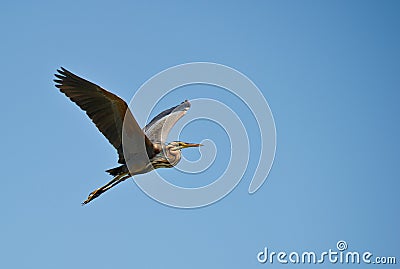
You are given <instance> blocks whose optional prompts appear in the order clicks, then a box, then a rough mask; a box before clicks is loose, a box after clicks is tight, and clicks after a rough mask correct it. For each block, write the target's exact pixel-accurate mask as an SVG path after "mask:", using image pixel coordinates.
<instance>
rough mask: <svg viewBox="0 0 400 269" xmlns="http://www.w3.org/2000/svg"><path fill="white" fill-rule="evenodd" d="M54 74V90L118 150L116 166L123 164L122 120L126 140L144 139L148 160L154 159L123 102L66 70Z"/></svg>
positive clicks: (148, 141)
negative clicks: (55, 88) (81, 113)
mask: <svg viewBox="0 0 400 269" xmlns="http://www.w3.org/2000/svg"><path fill="white" fill-rule="evenodd" d="M57 71H58V73H59V74H55V76H56V77H57V79H55V80H54V82H56V87H57V88H59V89H60V91H61V92H63V93H64V94H65V95H66V96H67V97H69V99H71V101H73V102H74V103H75V104H77V105H78V106H79V107H80V108H81V109H82V110H84V111H85V112H86V114H87V115H88V116H89V118H90V119H91V120H92V121H93V123H94V124H95V125H96V127H97V128H98V129H99V131H100V132H101V133H102V134H103V135H104V136H105V137H106V138H107V139H108V141H109V142H110V143H111V144H112V145H113V146H114V148H116V149H117V152H118V157H119V159H118V162H119V163H121V164H124V163H125V159H124V153H123V148H122V126H123V123H124V117H126V120H128V124H127V122H125V123H126V131H127V133H128V134H129V136H130V137H131V138H133V139H136V140H138V141H140V140H142V141H143V139H144V143H145V149H146V151H147V154H148V156H149V157H150V158H151V157H152V156H153V155H154V147H153V144H152V142H151V141H150V140H149V139H148V138H147V137H146V135H145V134H144V133H143V131H142V129H141V128H140V127H139V125H138V123H137V122H136V120H135V118H134V117H133V115H132V113H131V111H130V110H129V108H128V106H127V104H126V103H125V101H124V100H122V99H121V98H119V97H118V96H116V95H115V94H113V93H111V92H108V91H106V90H105V89H103V88H101V87H100V86H98V85H96V84H94V83H92V82H90V81H87V80H85V79H83V78H80V77H78V76H77V75H75V74H73V73H71V72H69V71H68V70H66V69H65V68H62V67H61V69H60V70H57Z"/></svg>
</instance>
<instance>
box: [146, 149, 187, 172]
mask: <svg viewBox="0 0 400 269" xmlns="http://www.w3.org/2000/svg"><path fill="white" fill-rule="evenodd" d="M181 156H182V155H181V151H180V150H174V151H172V150H170V148H165V149H164V150H162V151H161V152H160V153H158V154H157V155H156V156H154V158H153V159H152V160H151V164H152V165H153V168H154V169H157V168H171V167H174V166H175V165H177V164H178V163H179V161H180V160H181Z"/></svg>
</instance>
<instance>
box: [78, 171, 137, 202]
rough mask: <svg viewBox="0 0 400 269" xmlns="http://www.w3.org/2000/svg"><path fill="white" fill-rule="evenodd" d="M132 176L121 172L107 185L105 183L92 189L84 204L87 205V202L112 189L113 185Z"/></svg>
mask: <svg viewBox="0 0 400 269" xmlns="http://www.w3.org/2000/svg"><path fill="white" fill-rule="evenodd" d="M130 177H131V175H130V174H129V173H125V174H121V175H118V176H116V177H114V178H113V179H112V180H111V181H110V182H108V183H107V184H106V185H104V186H102V187H100V188H98V189H96V190H94V191H92V192H91V193H90V194H89V196H88V198H87V199H86V200H85V201H83V202H82V205H85V204H87V203H89V202H90V201H92V200H93V199H95V198H97V197H99V196H100V195H101V194H102V193H104V192H105V191H107V190H109V189H111V188H112V187H114V186H116V185H117V184H119V183H121V182H122V181H124V180H125V179H127V178H130Z"/></svg>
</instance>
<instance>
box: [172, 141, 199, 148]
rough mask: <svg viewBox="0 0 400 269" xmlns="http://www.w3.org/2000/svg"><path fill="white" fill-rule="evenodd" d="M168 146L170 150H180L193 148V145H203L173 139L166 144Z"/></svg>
mask: <svg viewBox="0 0 400 269" xmlns="http://www.w3.org/2000/svg"><path fill="white" fill-rule="evenodd" d="M168 146H170V149H171V150H181V149H184V148H194V147H200V146H203V145H202V144H193V143H187V142H182V141H173V142H171V143H169V144H168Z"/></svg>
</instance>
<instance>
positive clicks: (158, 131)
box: [144, 100, 190, 143]
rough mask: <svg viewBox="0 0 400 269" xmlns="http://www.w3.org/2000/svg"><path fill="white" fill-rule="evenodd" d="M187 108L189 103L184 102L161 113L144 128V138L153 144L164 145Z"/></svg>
mask: <svg viewBox="0 0 400 269" xmlns="http://www.w3.org/2000/svg"><path fill="white" fill-rule="evenodd" d="M189 108H190V103H189V101H188V100H185V101H184V102H182V103H181V104H179V105H177V106H174V107H171V108H170V109H167V110H165V111H163V112H161V113H160V114H158V115H157V116H155V117H154V119H152V120H151V121H150V122H149V124H147V125H146V126H145V127H144V132H145V134H146V136H147V137H148V138H149V139H150V140H151V141H152V142H153V143H164V142H165V141H166V139H167V137H168V134H169V132H170V131H171V129H172V127H174V125H175V123H176V122H177V121H178V120H179V119H180V118H182V117H183V115H185V114H186V111H188V110H189Z"/></svg>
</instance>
